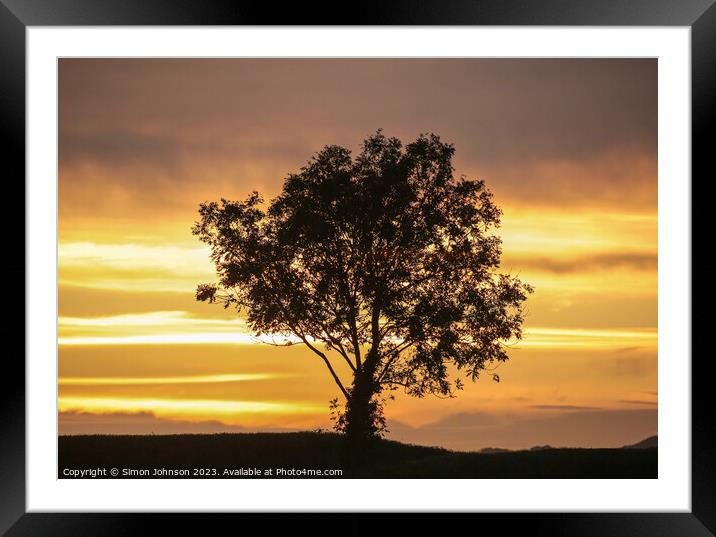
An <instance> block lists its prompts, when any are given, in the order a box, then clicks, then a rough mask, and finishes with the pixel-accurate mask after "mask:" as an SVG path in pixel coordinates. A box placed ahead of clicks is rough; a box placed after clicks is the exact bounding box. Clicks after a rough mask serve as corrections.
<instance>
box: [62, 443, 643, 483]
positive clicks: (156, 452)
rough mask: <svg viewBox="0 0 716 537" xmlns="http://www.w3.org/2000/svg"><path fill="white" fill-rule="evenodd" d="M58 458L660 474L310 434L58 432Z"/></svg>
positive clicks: (275, 471)
mask: <svg viewBox="0 0 716 537" xmlns="http://www.w3.org/2000/svg"><path fill="white" fill-rule="evenodd" d="M58 455H59V469H58V477H59V478H105V479H111V478H135V479H136V478H143V479H148V478H151V479H157V478H171V477H174V478H182V479H187V478H191V479H205V478H212V479H217V478H227V479H236V478H257V477H265V478H277V477H278V478H317V477H322V478H458V479H459V478H466V479H475V478H493V479H510V478H523V479H539V478H549V479H561V478H579V479H584V478H590V479H591V478H597V479H598V478H607V479H613V478H654V479H655V478H656V477H657V450H656V449H655V448H647V449H564V448H559V449H553V448H550V449H540V450H534V451H510V452H499V453H478V452H469V453H468V452H456V451H449V450H445V449H440V448H433V447H422V446H414V445H409V444H402V443H400V442H395V441H390V440H378V441H376V442H375V443H373V444H372V445H371V446H370V448H368V449H367V450H366V453H365V458H364V460H363V461H364V462H363V463H362V464H359V465H356V464H350V463H349V460H350V459H349V458H348V455H347V452H346V449H345V445H344V442H343V438H342V437H341V436H339V435H337V434H333V433H309V432H305V433H304V432H301V433H242V434H205V435H166V436H159V435H156V436H154V435H151V436H102V435H92V436H60V438H59V453H58ZM163 469H164V470H169V471H170V472H168V473H167V472H163V471H162V470H163ZM257 470H260V474H259V473H257ZM335 470H339V471H340V472H335ZM82 471H84V474H82V473H81V472H82ZM155 471H158V473H155ZM327 471H331V472H327ZM319 472H320V473H319ZM115 474H116V475H115ZM172 474H175V475H172Z"/></svg>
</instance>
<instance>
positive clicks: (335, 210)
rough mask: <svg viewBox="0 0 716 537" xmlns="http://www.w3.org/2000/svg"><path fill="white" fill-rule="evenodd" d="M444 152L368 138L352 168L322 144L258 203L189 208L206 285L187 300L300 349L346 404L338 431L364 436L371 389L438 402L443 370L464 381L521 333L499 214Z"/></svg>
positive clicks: (446, 380)
mask: <svg viewBox="0 0 716 537" xmlns="http://www.w3.org/2000/svg"><path fill="white" fill-rule="evenodd" d="M454 152H455V149H454V146H453V145H452V144H448V143H443V142H442V141H441V140H440V138H439V137H438V136H436V135H434V134H430V135H421V136H420V137H418V138H417V139H416V140H415V141H414V142H412V143H410V144H408V145H406V146H404V147H403V145H402V144H401V142H400V141H399V140H398V139H396V138H388V137H386V136H384V135H383V134H382V133H381V132H380V131H378V133H376V134H375V135H372V136H370V137H368V138H367V139H366V140H365V141H364V142H363V146H362V150H361V152H360V154H358V155H357V156H355V158H353V157H352V155H351V152H350V151H349V150H348V149H345V148H343V147H339V146H335V145H333V146H327V147H325V148H324V149H323V150H322V151H320V152H319V153H317V154H316V155H315V156H314V157H313V158H312V160H310V161H309V162H308V163H307V165H306V166H304V167H303V168H301V170H300V171H299V172H298V173H295V174H290V175H289V176H288V177H287V178H286V180H285V182H284V185H283V190H282V192H281V194H280V195H278V196H277V197H276V198H275V199H273V200H272V201H271V202H270V203H269V204H268V205H266V204H264V201H263V199H262V198H261V196H260V195H259V194H258V193H257V192H253V193H252V194H250V195H249V196H248V197H247V198H246V199H245V200H244V201H229V200H226V199H221V201H220V202H218V203H217V202H208V203H203V204H201V206H200V209H199V215H200V219H199V221H198V222H196V224H195V226H194V228H193V233H194V234H195V235H197V236H198V237H199V238H200V239H201V240H202V241H203V242H205V243H207V244H208V245H209V246H210V247H211V258H212V260H213V262H214V264H215V265H216V269H217V275H218V284H204V285H200V286H199V287H198V289H197V294H196V297H197V299H198V300H207V301H210V302H220V303H222V304H223V305H224V306H225V307H231V308H236V309H237V310H238V311H240V312H242V314H243V315H245V316H246V318H247V320H248V323H249V325H250V327H251V328H252V330H254V331H255V332H256V333H257V334H274V335H277V334H281V335H291V336H292V337H293V338H294V341H298V342H300V343H302V344H304V345H306V346H307V347H308V348H310V349H311V351H313V352H314V353H315V354H316V355H317V356H318V357H319V358H320V359H321V360H322V361H323V362H324V364H325V365H326V366H327V368H328V370H329V372H330V374H331V376H332V377H333V379H334V381H335V382H336V384H337V385H338V387H339V388H340V390H341V393H342V395H343V397H344V399H345V401H346V403H347V408H348V410H347V414H346V415H345V416H344V417H343V422H344V424H347V425H346V427H345V428H346V429H347V430H350V424H351V422H357V421H360V420H363V421H366V420H367V422H368V425H371V424H372V430H373V431H374V430H375V424H374V423H373V422H374V421H375V418H376V416H375V415H374V414H375V412H378V411H380V409H379V410H378V411H370V408H371V405H372V406H375V404H376V398H377V397H378V396H379V395H380V394H381V393H382V392H383V391H384V390H385V389H392V388H395V387H401V388H403V389H404V390H405V391H406V392H407V393H409V394H410V395H413V396H417V397H422V396H424V395H426V394H436V395H440V396H450V395H452V394H453V393H454V390H455V389H459V388H460V387H461V386H462V383H461V381H460V376H459V374H458V375H452V374H451V370H452V371H457V372H458V373H462V374H464V375H466V376H467V377H468V378H470V379H472V380H476V379H477V378H478V377H479V376H480V373H481V372H483V371H485V370H486V369H487V370H491V369H493V368H494V366H496V365H497V364H499V363H500V362H504V361H505V360H507V359H508V354H507V352H506V342H507V341H508V340H515V339H519V338H521V336H522V333H521V325H522V321H523V312H522V304H523V301H524V300H525V298H526V296H527V294H528V293H529V292H531V288H530V286H529V285H527V284H525V283H523V282H521V281H520V280H519V279H518V278H516V277H512V276H510V275H507V274H502V273H500V272H499V270H498V269H499V264H500V255H501V241H500V239H499V237H498V236H496V235H494V234H493V230H494V229H495V228H497V227H498V226H499V223H500V216H501V211H500V209H499V208H498V207H497V206H496V205H495V203H494V202H493V197H492V194H491V193H490V191H489V190H488V189H487V188H486V186H485V183H484V182H483V181H481V180H468V179H465V178H455V177H454V169H453V165H452V158H453V155H454ZM336 359H337V360H342V361H344V362H345V363H346V365H347V366H348V367H349V368H350V371H351V372H352V374H353V378H352V379H348V380H346V379H341V378H340V376H339V375H338V373H337V371H336V369H335V367H334V365H335V363H334V360H336ZM451 366H454V367H451ZM495 380H499V377H496V376H495ZM351 407H354V408H353V411H354V412H355V413H356V414H357V413H360V414H361V416H362V417H361V418H359V417H357V415H356V416H352V415H351ZM359 407H360V409H359ZM359 410H360V412H359ZM371 412H373V414H371ZM380 416H382V411H381V413H380ZM365 427H366V423H364V424H363V425H362V427H361V432H362V434H366V431H365V430H364V429H365ZM368 434H370V432H369V433H368Z"/></svg>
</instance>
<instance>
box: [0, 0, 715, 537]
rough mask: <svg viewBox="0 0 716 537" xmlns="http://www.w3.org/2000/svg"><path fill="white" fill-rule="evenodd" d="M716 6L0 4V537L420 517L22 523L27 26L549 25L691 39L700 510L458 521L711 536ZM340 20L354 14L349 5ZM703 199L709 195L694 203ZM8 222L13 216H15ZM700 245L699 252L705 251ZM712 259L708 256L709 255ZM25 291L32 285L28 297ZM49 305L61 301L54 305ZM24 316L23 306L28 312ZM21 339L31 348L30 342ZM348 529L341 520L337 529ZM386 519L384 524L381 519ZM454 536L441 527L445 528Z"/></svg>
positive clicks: (48, 0)
mask: <svg viewBox="0 0 716 537" xmlns="http://www.w3.org/2000/svg"><path fill="white" fill-rule="evenodd" d="M714 1H715V0H674V1H668V0H631V1H628V0H621V1H619V0H600V1H598V2H597V1H578V0H532V1H527V0H487V1H481V0H457V1H455V0H453V1H449V2H448V1H442V2H441V1H440V0H429V1H426V0H423V1H418V0H414V1H410V0H401V1H392V2H386V1H382V2H381V1H378V2H375V1H364V2H361V4H360V6H354V8H352V9H345V11H340V10H339V9H338V8H339V7H340V5H339V4H338V3H336V2H331V3H326V2H312V3H310V4H307V5H304V4H281V5H280V8H279V7H278V6H274V5H272V4H269V3H267V2H256V1H251V2H236V1H230V0H203V1H200V0H195V1H190V0H123V1H119V0H0V113H1V115H0V118H1V119H0V125H2V132H3V133H4V135H5V136H4V143H3V144H2V145H1V146H0V152H1V153H2V168H0V169H1V170H2V173H0V177H2V181H3V187H4V188H3V201H4V202H5V203H4V205H5V216H6V220H5V222H6V230H7V232H6V233H4V237H3V238H4V242H5V248H6V254H5V255H3V256H2V260H0V273H1V274H2V279H3V282H4V286H5V289H4V291H5V294H6V301H5V303H6V306H5V312H6V316H5V322H4V323H2V325H0V326H2V328H1V330H2V333H3V336H4V338H5V339H4V341H5V353H4V360H3V364H2V368H3V374H2V375H0V378H2V379H3V389H2V390H0V397H2V407H1V409H2V410H1V413H0V419H1V420H2V421H0V447H1V450H0V533H1V532H7V533H5V534H6V535H8V536H12V537H16V536H24V535H28V536H30V535H31V536H34V537H37V536H44V535H52V536H63V535H67V536H79V535H88V536H91V535H102V536H114V535H145V534H155V533H159V534H170V533H176V534H193V535H206V534H212V533H216V532H218V531H219V530H218V524H220V523H221V524H222V525H223V524H225V523H228V524H229V528H233V531H240V528H242V527H247V526H246V525H247V524H248V525H249V526H254V524H259V525H261V524H263V523H265V522H266V517H267V516H270V524H271V526H270V527H271V528H272V529H271V532H273V531H275V530H276V529H277V525H280V526H288V525H290V526H291V527H293V528H296V527H297V526H296V525H299V526H304V528H311V530H312V532H313V533H328V532H330V533H335V532H336V531H340V532H341V533H346V532H351V533H366V532H372V531H375V528H379V529H380V531H381V532H386V533H387V532H392V531H398V530H400V531H402V532H404V531H410V530H409V529H407V528H406V524H407V523H409V524H410V525H414V526H418V525H419V526H424V525H425V523H426V521H425V515H410V519H409V520H407V519H406V518H407V517H405V516H401V517H396V516H393V515H390V516H388V515H384V514H383V515H379V514H332V515H326V514H320V515H319V514H285V515H280V516H277V515H276V514H270V515H266V514H263V515H261V514H221V515H219V514H214V515H212V514H189V513H182V514H166V513H165V514H158V513H157V514H149V513H145V514H137V513H132V514H129V513H127V514H120V513H112V514H109V513H105V514H101V513H93V514H84V513H27V512H26V508H25V367H24V361H23V360H20V358H19V357H20V355H21V353H22V356H24V353H25V339H24V334H25V321H26V319H25V315H24V311H25V306H24V304H25V302H24V298H25V294H24V293H25V288H26V286H27V284H28V281H27V280H26V272H25V269H26V266H25V256H24V252H25V233H24V228H23V233H20V231H19V228H20V226H21V224H20V222H22V223H23V225H24V223H25V183H24V177H25V114H26V111H25V105H26V103H25V32H26V28H27V27H28V26H83V25H90V26H100V25H113V26H127V25H149V26H155V25H285V24H290V25H344V24H345V25H461V26H465V25H481V26H483V25H508V26H521V25H542V26H556V25H569V26H684V27H690V29H691V47H692V48H691V52H692V56H691V62H692V63H691V76H692V94H691V95H692V103H691V105H692V118H691V121H692V180H691V192H692V258H691V264H692V265H691V266H692V274H691V277H692V289H693V285H694V282H701V283H700V284H699V283H697V285H698V287H697V289H698V293H697V294H695V293H693V292H692V308H693V313H692V334H693V336H697V335H698V338H696V337H692V357H691V372H692V460H691V463H692V475H691V483H692V495H691V501H692V510H691V512H689V513H570V514H564V513H523V514H515V513H503V514H470V515H450V516H451V517H455V518H458V519H459V518H463V519H465V518H467V517H470V520H454V521H451V523H452V522H457V523H458V524H459V523H461V522H465V523H467V524H473V525H475V530H476V531H480V532H491V531H494V530H498V531H500V532H501V533H506V534H509V533H513V532H525V533H529V534H539V535H581V536H592V535H594V536H596V535H632V536H637V535H643V536H647V535H648V536H673V535H679V536H684V537H687V536H707V535H714V534H716V449H714V444H713V441H714V430H715V429H716V412H714V408H716V407H715V406H714V404H713V403H712V401H711V398H710V397H709V396H710V394H711V390H712V376H711V375H709V374H708V372H707V367H708V365H707V364H708V360H709V356H708V354H699V353H698V352H697V347H696V346H695V345H694V344H695V343H696V342H697V341H702V340H703V338H704V336H703V334H704V333H707V330H708V328H707V324H706V323H709V322H710V318H709V317H710V316H709V315H708V314H702V315H697V311H698V309H697V308H696V306H697V304H699V303H706V302H707V301H710V299H711V298H712V297H713V295H714V291H712V290H711V289H710V288H709V286H708V282H709V279H708V276H709V275H710V272H711V269H709V268H708V267H709V265H708V264H706V263H698V262H697V260H699V259H700V258H701V257H704V256H705V255H708V254H707V253H705V252H703V250H699V246H700V245H708V244H709V243H708V242H706V241H705V240H703V239H705V237H706V233H707V232H708V230H709V225H708V223H707V221H706V218H707V216H708V214H709V211H708V210H707V209H706V207H705V205H704V204H705V203H707V200H708V196H706V195H704V194H705V188H706V185H708V184H709V182H710V181H712V180H713V178H714V173H713V164H712V159H713V156H712V153H713V150H712V146H711V144H710V143H709V142H710V137H709V134H710V131H711V130H712V129H713V128H714V126H715V122H714V118H715V116H716V5H714ZM343 7H344V8H346V7H349V6H348V5H344V6H343ZM699 194H700V195H699ZM8 212H10V214H7V213H8ZM699 239H702V240H699ZM704 250H708V248H704ZM20 282H24V284H22V285H21V283H20ZM49 299H50V300H51V299H52V297H49ZM20 304H23V306H22V309H21V307H20ZM21 334H23V337H22V338H21ZM336 517H339V520H334V518H336ZM376 519H377V520H376ZM444 529H445V528H444Z"/></svg>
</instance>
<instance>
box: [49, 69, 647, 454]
mask: <svg viewBox="0 0 716 537" xmlns="http://www.w3.org/2000/svg"><path fill="white" fill-rule="evenodd" d="M59 108H60V116H59V142H60V146H59V150H60V163H59V164H60V165H59V273H58V280H59V312H58V315H59V319H58V323H59V356H58V367H59V411H60V427H59V429H60V433H61V434H75V433H105V432H111V433H128V432H131V433H149V432H155V433H164V432H171V433H175V432H203V431H210V432H213V431H242V430H249V431H250V430H288V429H316V428H324V429H328V428H330V426H331V423H330V421H329V419H328V401H329V400H330V399H332V398H333V397H336V396H337V395H338V393H337V388H336V387H335V385H334V384H333V382H332V380H331V379H330V377H329V376H328V374H327V373H326V370H325V367H324V366H323V364H322V363H321V362H320V360H318V359H317V357H316V356H315V355H313V354H312V353H311V352H310V351H309V350H307V349H305V350H304V348H302V347H298V346H295V347H288V348H285V347H278V348H277V347H272V346H268V345H265V344H262V343H260V342H257V341H256V339H255V338H253V337H252V336H251V333H250V331H249V330H248V328H247V327H246V325H245V324H244V323H243V322H242V320H241V319H240V318H238V317H237V316H236V314H235V312H232V311H227V310H224V309H223V308H221V307H220V306H217V305H210V304H206V303H198V302H196V301H195V299H194V291H195V289H196V285H197V284H199V283H204V282H208V281H212V280H214V279H215V275H214V270H213V267H212V265H211V262H210V260H209V256H208V248H206V247H205V246H204V245H203V244H201V243H200V242H199V241H198V240H197V238H196V237H194V236H192V234H191V231H190V230H191V227H192V224H193V223H194V221H195V220H196V219H197V216H198V213H197V209H198V205H199V203H200V202H203V201H207V200H209V201H211V200H218V199H219V198H221V197H224V198H228V199H243V198H244V197H245V196H246V195H247V194H248V193H250V192H251V191H252V190H258V191H259V192H261V193H262V194H263V195H264V197H265V198H266V199H270V198H272V197H273V196H275V195H276V194H278V193H279V192H280V190H281V186H282V183H283V179H284V178H285V177H286V175H287V174H288V173H290V172H295V171H298V169H299V168H300V167H301V166H302V165H303V164H305V163H306V161H307V160H308V159H309V158H310V157H311V156H312V155H313V154H314V153H315V152H317V151H318V150H320V149H321V148H322V147H323V146H324V145H326V144H339V145H343V146H346V147H349V148H351V149H353V150H354V151H355V150H357V149H358V147H359V144H360V142H361V141H362V140H363V139H364V138H365V137H366V136H368V135H369V134H372V133H374V132H375V131H376V130H378V129H380V128H382V129H383V130H384V133H385V134H386V135H388V136H397V137H398V138H400V139H401V140H403V142H404V143H409V142H410V141H412V140H414V139H415V138H416V137H417V136H418V135H419V134H420V133H427V132H434V133H436V134H438V135H440V136H441V138H442V139H443V140H444V141H448V142H452V143H454V144H455V148H456V154H455V160H454V165H455V169H456V175H457V176H460V175H465V176H467V177H469V178H480V179H484V180H485V181H486V183H487V185H488V187H489V188H490V189H491V190H492V191H493V193H494V195H495V202H496V203H497V204H498V205H499V206H500V207H501V208H502V209H503V211H504V215H503V221H502V226H501V228H500V230H499V234H500V236H501V237H502V239H503V258H502V259H503V262H502V270H503V271H506V272H509V273H511V274H519V275H520V278H521V279H522V280H523V281H525V282H528V283H530V284H531V285H533V286H534V288H535V292H534V293H533V294H532V295H531V296H530V298H529V299H528V301H527V303H526V313H527V315H526V322H525V334H524V339H523V340H522V341H521V342H519V343H518V344H516V345H514V347H513V348H512V350H511V351H510V360H509V362H507V363H505V364H503V365H501V366H500V368H499V373H500V377H501V379H502V381H501V382H500V383H499V384H498V383H494V382H492V380H490V379H489V377H485V378H484V379H481V380H479V381H478V382H477V383H475V384H472V383H469V382H468V383H467V386H466V388H465V390H463V391H462V392H460V393H459V395H458V397H457V398H455V399H448V400H445V399H438V398H425V399H411V398H409V397H407V396H403V395H398V397H397V400H396V401H393V402H391V403H389V405H388V407H387V411H386V414H387V417H388V420H389V427H390V429H391V434H390V437H392V438H395V439H398V440H405V441H410V442H415V443H423V444H430V445H442V446H446V447H450V448H455V449H480V448H482V447H486V446H497V447H505V448H524V447H530V446H533V445H537V444H547V443H548V444H552V445H560V446H561V445H563V446H595V447H596V446H621V445H623V444H627V443H633V442H636V441H639V440H641V439H643V438H644V437H646V436H650V435H652V434H656V432H657V416H656V413H657V62H656V60H649V59H638V60H637V59H635V60H627V59H580V60H566V59H554V60H504V59H499V60H498V59H484V60H476V59H432V60H423V59H401V60H366V59H342V60H333V59H331V60H329V59H302V60H278V59H276V60H273V59H253V60H249V59H230V60H89V59H62V60H60V62H59ZM341 372H342V373H343V374H344V375H345V377H344V378H345V379H348V378H349V377H348V375H347V370H342V371H341Z"/></svg>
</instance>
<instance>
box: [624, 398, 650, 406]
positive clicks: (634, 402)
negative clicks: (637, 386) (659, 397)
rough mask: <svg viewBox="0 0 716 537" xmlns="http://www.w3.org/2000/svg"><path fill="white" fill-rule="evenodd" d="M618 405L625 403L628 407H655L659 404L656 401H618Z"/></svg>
mask: <svg viewBox="0 0 716 537" xmlns="http://www.w3.org/2000/svg"><path fill="white" fill-rule="evenodd" d="M619 402H620V403H626V404H628V405H649V406H656V405H658V404H659V403H658V402H656V401H642V400H639V399H619Z"/></svg>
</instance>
